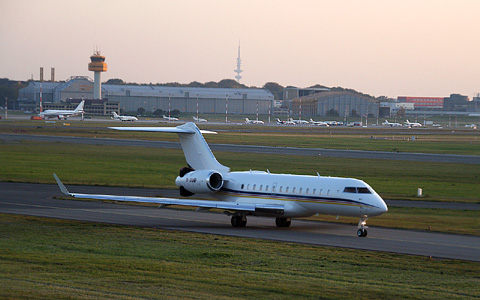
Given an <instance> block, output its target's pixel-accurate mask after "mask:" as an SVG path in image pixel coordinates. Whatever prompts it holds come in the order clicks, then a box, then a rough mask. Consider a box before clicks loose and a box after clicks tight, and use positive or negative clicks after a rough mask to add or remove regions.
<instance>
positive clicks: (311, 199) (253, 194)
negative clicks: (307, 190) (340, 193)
mask: <svg viewBox="0 0 480 300" xmlns="http://www.w3.org/2000/svg"><path fill="white" fill-rule="evenodd" d="M217 193H220V194H222V193H223V194H227V195H229V196H233V195H234V196H238V197H251V198H264V199H273V200H281V201H299V202H313V203H319V202H325V201H332V203H328V204H334V205H354V206H368V207H374V208H379V207H378V206H375V205H371V204H368V203H365V202H360V201H358V200H352V199H345V198H332V197H318V196H302V195H287V194H277V193H275V194H272V193H259V192H247V191H237V190H233V189H229V188H225V187H222V188H221V189H220V191H218V192H217ZM341 202H343V203H341Z"/></svg>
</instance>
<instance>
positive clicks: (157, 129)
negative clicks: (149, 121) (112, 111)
mask: <svg viewBox="0 0 480 300" xmlns="http://www.w3.org/2000/svg"><path fill="white" fill-rule="evenodd" d="M108 128H109V129H115V130H124V131H147V132H166V133H190V134H194V133H196V131H195V130H190V129H183V128H178V127H108ZM200 132H201V133H202V134H203V133H207V134H217V133H216V132H215V131H209V130H200Z"/></svg>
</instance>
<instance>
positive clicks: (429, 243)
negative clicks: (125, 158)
mask: <svg viewBox="0 0 480 300" xmlns="http://www.w3.org/2000/svg"><path fill="white" fill-rule="evenodd" d="M67 188H69V190H70V191H72V192H82V193H104V194H119V195H146V196H158V195H162V196H167V195H165V194H162V193H163V192H164V191H158V190H150V189H129V188H106V187H93V186H67ZM0 191H2V193H1V196H0V212H2V213H11V214H23V215H32V216H42V217H49V218H60V219H71V220H82V221H91V222H101V223H110V224H123V225H129V226H146V227H155V228H163V229H174V230H183V231H190V232H198V233H207V234H218V235H229V236H239V237H249V238H259V239H266V240H276V241H283V242H293V243H305V244H314V245H321V246H332V247H342V248H352V249H363V250H373V251H384V252H393V253H403V254H411V255H420V256H426V257H428V256H432V257H433V258H448V259H461V260H471V261H480V237H478V236H469V235H456V234H443V233H434V232H428V231H414V230H399V229H387V228H377V227H370V228H369V229H368V237H367V238H358V237H356V226H354V225H345V224H338V223H327V222H312V221H303V220H293V221H292V226H291V227H290V228H277V227H275V225H274V219H273V218H261V217H249V218H248V224H247V227H246V228H234V227H232V226H231V225H230V219H229V217H227V216H225V215H224V214H220V213H201V212H194V211H186V210H174V209H157V208H154V207H144V206H134V205H126V204H116V203H106V202H98V201H79V200H57V199H53V196H55V195H61V194H60V191H59V189H58V187H57V186H55V185H43V184H26V183H7V182H0Z"/></svg>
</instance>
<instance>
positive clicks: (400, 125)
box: [382, 120, 402, 127]
mask: <svg viewBox="0 0 480 300" xmlns="http://www.w3.org/2000/svg"><path fill="white" fill-rule="evenodd" d="M382 125H384V126H390V127H402V124H400V123H390V122H388V120H385V122H383V123H382Z"/></svg>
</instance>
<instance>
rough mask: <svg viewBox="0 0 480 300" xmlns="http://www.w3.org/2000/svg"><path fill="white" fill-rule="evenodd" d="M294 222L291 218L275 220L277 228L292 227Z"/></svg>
mask: <svg viewBox="0 0 480 300" xmlns="http://www.w3.org/2000/svg"><path fill="white" fill-rule="evenodd" d="M290 224H292V220H291V219H290V218H275V225H277V227H290Z"/></svg>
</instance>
